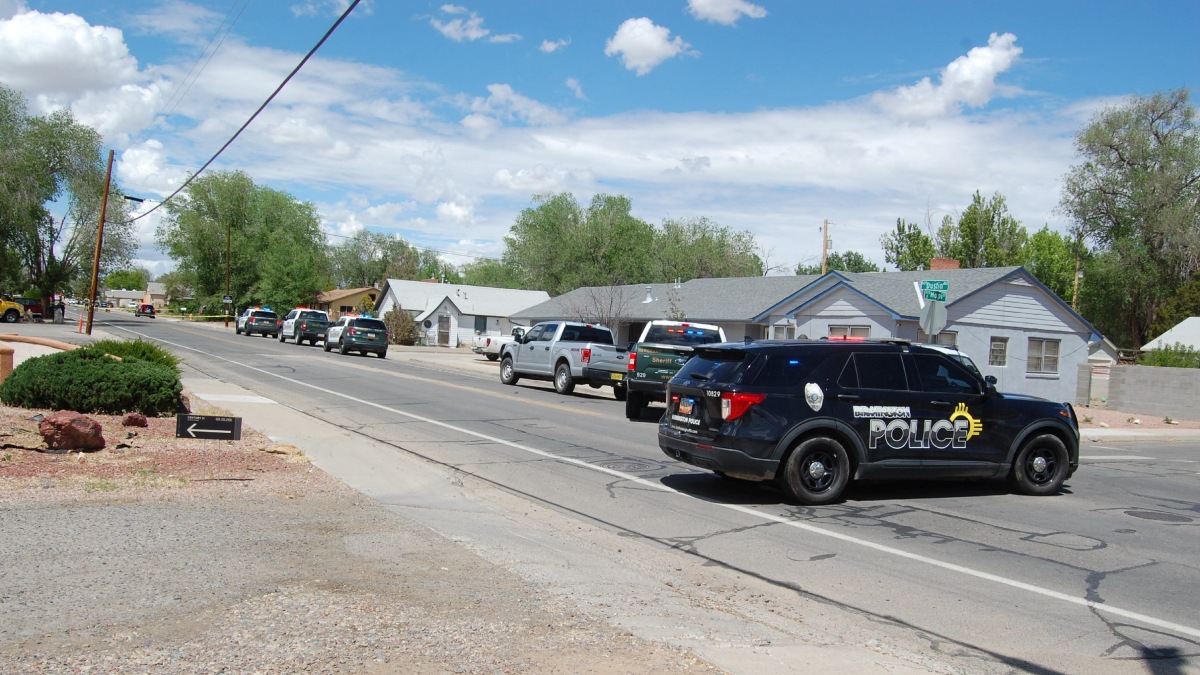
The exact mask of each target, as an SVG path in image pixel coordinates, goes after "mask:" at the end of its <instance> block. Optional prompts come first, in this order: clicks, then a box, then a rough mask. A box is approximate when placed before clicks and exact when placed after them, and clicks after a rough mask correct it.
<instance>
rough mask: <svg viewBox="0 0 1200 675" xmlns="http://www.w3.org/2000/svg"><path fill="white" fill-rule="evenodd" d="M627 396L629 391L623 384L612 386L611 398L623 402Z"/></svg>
mask: <svg viewBox="0 0 1200 675" xmlns="http://www.w3.org/2000/svg"><path fill="white" fill-rule="evenodd" d="M628 396H629V389H628V388H627V387H626V386H625V385H624V384H614V385H613V398H615V399H617V400H618V401H625V400H628V399H627V398H626V397H628Z"/></svg>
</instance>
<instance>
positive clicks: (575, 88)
mask: <svg viewBox="0 0 1200 675" xmlns="http://www.w3.org/2000/svg"><path fill="white" fill-rule="evenodd" d="M567 89H570V90H571V91H572V92H573V93H574V94H575V98H578V99H587V96H584V94H583V85H581V84H579V80H577V79H575V78H573V77H568V78H567Z"/></svg>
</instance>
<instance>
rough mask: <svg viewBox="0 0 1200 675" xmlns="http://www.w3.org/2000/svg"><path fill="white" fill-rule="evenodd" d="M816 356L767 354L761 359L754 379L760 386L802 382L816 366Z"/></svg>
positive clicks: (789, 384) (793, 384)
mask: <svg viewBox="0 0 1200 675" xmlns="http://www.w3.org/2000/svg"><path fill="white" fill-rule="evenodd" d="M816 364H817V357H815V356H813V355H803V356H801V355H798V354H768V355H767V356H766V357H764V358H763V359H762V363H761V364H760V365H759V367H758V371H757V372H755V373H754V381H753V382H751V383H750V384H753V385H755V386H760V387H792V386H796V385H797V384H804V382H805V378H807V377H808V376H809V375H810V374H811V373H812V370H813V368H815V367H816Z"/></svg>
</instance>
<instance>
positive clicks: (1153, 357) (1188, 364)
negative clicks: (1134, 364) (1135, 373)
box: [1138, 342, 1200, 368]
mask: <svg viewBox="0 0 1200 675" xmlns="http://www.w3.org/2000/svg"><path fill="white" fill-rule="evenodd" d="M1138 363H1140V364H1142V365H1143V366H1159V367H1162V368H1200V352H1198V351H1196V350H1195V349H1192V348H1191V347H1188V346H1187V345H1185V344H1183V343H1181V342H1176V343H1175V344H1173V345H1171V346H1170V347H1159V348H1158V349H1154V350H1151V351H1148V352H1146V353H1144V354H1142V355H1141V358H1139V359H1138Z"/></svg>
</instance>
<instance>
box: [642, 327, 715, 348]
mask: <svg viewBox="0 0 1200 675" xmlns="http://www.w3.org/2000/svg"><path fill="white" fill-rule="evenodd" d="M645 341H646V342H652V343H656V344H661V345H710V344H713V343H716V342H720V341H721V334H720V333H718V332H717V331H715V330H713V329H711V328H696V327H695V326H651V327H650V330H649V331H647V332H646V340H645Z"/></svg>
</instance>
